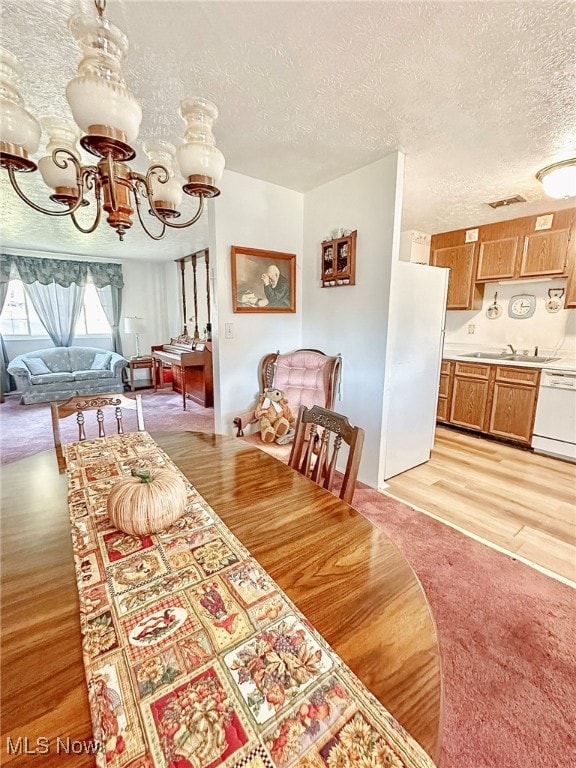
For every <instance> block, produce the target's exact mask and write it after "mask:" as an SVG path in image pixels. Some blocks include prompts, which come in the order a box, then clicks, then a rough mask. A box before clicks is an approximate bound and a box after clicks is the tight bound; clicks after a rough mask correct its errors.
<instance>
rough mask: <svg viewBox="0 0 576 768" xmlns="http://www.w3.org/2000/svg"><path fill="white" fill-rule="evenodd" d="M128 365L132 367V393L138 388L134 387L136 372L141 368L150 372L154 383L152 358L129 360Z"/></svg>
mask: <svg viewBox="0 0 576 768" xmlns="http://www.w3.org/2000/svg"><path fill="white" fill-rule="evenodd" d="M128 365H129V367H130V391H131V392H134V390H135V389H136V387H135V386H134V371H136V370H138V369H140V368H146V369H148V370H149V371H150V380H151V383H153V382H154V376H153V370H154V363H153V360H152V358H151V357H133V358H131V360H129V362H128Z"/></svg>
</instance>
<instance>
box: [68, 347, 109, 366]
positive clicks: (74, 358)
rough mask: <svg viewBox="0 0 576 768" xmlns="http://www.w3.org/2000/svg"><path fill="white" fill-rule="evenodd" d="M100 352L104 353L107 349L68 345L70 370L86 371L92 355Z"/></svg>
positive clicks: (92, 358) (91, 361)
mask: <svg viewBox="0 0 576 768" xmlns="http://www.w3.org/2000/svg"><path fill="white" fill-rule="evenodd" d="M101 353H105V354H106V353H108V350H107V349H98V348H96V347H70V365H71V368H70V370H71V371H87V370H88V369H89V368H90V367H91V365H92V363H93V362H94V357H95V356H96V355H97V354H101ZM108 354H109V353H108Z"/></svg>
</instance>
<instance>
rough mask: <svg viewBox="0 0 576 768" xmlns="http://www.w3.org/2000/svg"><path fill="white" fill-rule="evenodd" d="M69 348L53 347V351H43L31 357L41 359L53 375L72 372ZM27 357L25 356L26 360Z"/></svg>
mask: <svg viewBox="0 0 576 768" xmlns="http://www.w3.org/2000/svg"><path fill="white" fill-rule="evenodd" d="M68 349H69V348H68V347H53V348H51V349H42V350H40V351H39V352H36V353H35V354H34V355H31V357H39V358H41V359H42V360H44V362H45V363H46V365H47V366H48V368H49V369H50V370H51V371H52V373H62V372H68V373H69V372H70V371H72V370H74V369H73V368H72V366H71V365H70V356H69V354H68ZM26 359H27V356H24V360H26Z"/></svg>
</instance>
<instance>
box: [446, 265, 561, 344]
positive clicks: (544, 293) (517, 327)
mask: <svg viewBox="0 0 576 768" xmlns="http://www.w3.org/2000/svg"><path fill="white" fill-rule="evenodd" d="M565 287H566V280H546V281H545V282H533V281H525V280H517V281H516V282H514V283H505V284H500V283H487V284H486V288H485V289H484V301H483V303H482V309H480V310H470V311H454V310H451V311H449V312H446V338H445V341H446V344H465V345H469V344H472V345H473V346H474V345H475V346H480V345H482V346H491V347H505V346H506V344H512V345H513V346H514V347H519V348H521V349H524V348H526V349H533V348H534V346H536V345H538V346H539V347H540V349H541V350H545V349H546V350H552V349H555V348H558V349H564V350H566V351H567V352H568V353H572V354H573V353H574V350H575V349H576V311H574V310H573V309H561V310H560V311H559V312H556V313H550V312H547V311H546V308H545V305H544V302H545V300H546V299H547V298H548V291H549V289H550V288H565ZM496 292H497V293H498V304H500V305H501V307H502V314H501V315H500V317H498V318H496V319H495V320H490V319H488V318H487V317H486V309H487V308H488V307H489V305H490V304H492V302H493V300H494V293H496ZM520 293H528V294H532V295H534V296H536V311H535V312H534V315H533V316H532V317H530V318H527V319H521V320H519V319H513V318H511V317H509V316H508V303H509V300H510V298H511V297H512V296H516V295H517V294H520ZM470 323H472V324H473V325H474V326H475V331H474V334H473V335H471V334H469V333H468V325H469V324H470Z"/></svg>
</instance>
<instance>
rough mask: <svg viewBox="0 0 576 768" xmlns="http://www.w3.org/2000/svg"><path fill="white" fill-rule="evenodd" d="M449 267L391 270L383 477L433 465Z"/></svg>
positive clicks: (412, 266) (406, 264)
mask: <svg viewBox="0 0 576 768" xmlns="http://www.w3.org/2000/svg"><path fill="white" fill-rule="evenodd" d="M448 273H449V270H448V269H443V268H441V267H429V266H427V265H423V264H413V263H410V262H404V261H396V262H394V264H393V266H392V275H391V290H390V311H389V315H388V317H389V320H388V333H387V344H386V367H385V372H384V408H383V422H382V443H381V445H382V450H381V455H380V472H379V476H380V477H383V479H384V480H387V479H388V478H390V477H393V476H394V475H398V474H400V472H405V471H406V470H408V469H411V468H412V467H415V466H417V465H418V464H422V463H423V462H425V461H428V459H429V458H430V451H431V449H432V446H433V445H434V431H435V428H436V409H437V403H438V386H439V381H440V365H441V362H442V350H443V347H444V324H445V318H446V297H447V292H448Z"/></svg>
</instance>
